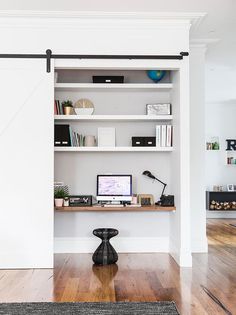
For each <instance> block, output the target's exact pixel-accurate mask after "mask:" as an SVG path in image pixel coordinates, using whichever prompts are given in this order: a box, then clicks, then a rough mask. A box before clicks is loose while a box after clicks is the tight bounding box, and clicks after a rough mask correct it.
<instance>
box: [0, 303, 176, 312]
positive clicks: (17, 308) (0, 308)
mask: <svg viewBox="0 0 236 315" xmlns="http://www.w3.org/2000/svg"><path fill="white" fill-rule="evenodd" d="M0 314H1V315H26V314H27V315H28V314H32V315H38V314H40V315H42V314H43V315H55V314H56V315H58V314H59V315H64V314H65V315H146V314H147V315H166V314H168V315H179V313H178V311H177V309H176V307H175V303H174V302H152V303H133V302H117V303H100V302H99V303H1V304H0Z"/></svg>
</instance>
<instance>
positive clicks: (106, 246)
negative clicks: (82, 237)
mask: <svg viewBox="0 0 236 315" xmlns="http://www.w3.org/2000/svg"><path fill="white" fill-rule="evenodd" d="M118 233H119V232H118V230H116V229H111V228H100V229H95V230H93V235H95V236H97V237H99V238H100V239H101V240H102V243H101V244H100V245H99V246H98V248H97V249H96V251H95V252H94V254H93V257H92V259H93V262H94V263H95V265H102V266H104V265H110V264H114V263H116V262H117V260H118V255H117V252H116V251H115V249H114V248H113V246H112V245H111V244H110V241H109V240H110V239H111V238H112V237H114V236H116V235H118Z"/></svg>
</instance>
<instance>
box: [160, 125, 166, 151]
mask: <svg viewBox="0 0 236 315" xmlns="http://www.w3.org/2000/svg"><path fill="white" fill-rule="evenodd" d="M161 147H166V125H162V126H161Z"/></svg>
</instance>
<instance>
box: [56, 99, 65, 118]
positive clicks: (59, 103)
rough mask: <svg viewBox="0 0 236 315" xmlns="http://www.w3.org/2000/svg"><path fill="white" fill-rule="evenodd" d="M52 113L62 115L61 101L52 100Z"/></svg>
mask: <svg viewBox="0 0 236 315" xmlns="http://www.w3.org/2000/svg"><path fill="white" fill-rule="evenodd" d="M54 115H64V111H63V106H62V103H61V101H59V100H55V101H54Z"/></svg>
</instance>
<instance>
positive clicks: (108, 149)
mask: <svg viewBox="0 0 236 315" xmlns="http://www.w3.org/2000/svg"><path fill="white" fill-rule="evenodd" d="M54 151H55V152H170V151H173V147H55V148H54Z"/></svg>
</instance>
